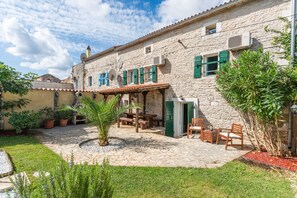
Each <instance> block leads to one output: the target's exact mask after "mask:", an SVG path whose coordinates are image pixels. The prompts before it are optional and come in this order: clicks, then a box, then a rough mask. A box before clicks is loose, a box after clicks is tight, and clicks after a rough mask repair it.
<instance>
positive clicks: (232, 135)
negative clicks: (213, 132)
mask: <svg viewBox="0 0 297 198" xmlns="http://www.w3.org/2000/svg"><path fill="white" fill-rule="evenodd" d="M220 135H222V136H225V137H227V136H228V133H220ZM229 137H230V138H236V139H240V138H241V136H239V135H236V134H235V133H230V134H229Z"/></svg>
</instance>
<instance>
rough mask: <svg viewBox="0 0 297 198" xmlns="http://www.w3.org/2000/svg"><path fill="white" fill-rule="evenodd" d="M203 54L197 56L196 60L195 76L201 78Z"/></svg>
mask: <svg viewBox="0 0 297 198" xmlns="http://www.w3.org/2000/svg"><path fill="white" fill-rule="evenodd" d="M201 70H202V56H196V57H195V62H194V78H201Z"/></svg>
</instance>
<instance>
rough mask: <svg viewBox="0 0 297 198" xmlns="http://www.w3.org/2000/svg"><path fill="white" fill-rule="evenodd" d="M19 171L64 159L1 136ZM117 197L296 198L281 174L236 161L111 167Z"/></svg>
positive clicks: (27, 140)
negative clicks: (219, 164) (209, 165)
mask: <svg viewBox="0 0 297 198" xmlns="http://www.w3.org/2000/svg"><path fill="white" fill-rule="evenodd" d="M0 148H2V149H4V150H6V151H7V152H8V154H9V155H10V156H11V158H12V161H13V164H14V166H15V169H16V172H20V171H24V170H26V171H30V172H33V171H38V170H48V169H49V168H51V167H53V166H55V165H56V163H57V162H58V161H59V160H60V157H59V156H58V155H56V154H55V153H53V152H52V151H51V150H50V149H48V148H47V147H45V146H43V145H42V144H40V143H39V142H38V140H36V139H35V138H34V137H26V136H16V137H0ZM111 172H112V181H113V184H114V187H115V192H114V197H294V193H293V190H292V189H291V187H290V182H289V181H288V180H287V179H286V178H285V177H283V176H280V174H279V173H276V172H274V171H267V170H264V169H260V168H257V167H253V166H250V165H246V164H244V163H241V162H238V161H235V162H230V163H228V164H226V165H225V166H223V167H221V168H217V169H202V168H195V169H194V168H193V169H189V168H151V167H111Z"/></svg>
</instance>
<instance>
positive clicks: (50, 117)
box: [40, 107, 55, 129]
mask: <svg viewBox="0 0 297 198" xmlns="http://www.w3.org/2000/svg"><path fill="white" fill-rule="evenodd" d="M40 111H41V112H42V114H43V115H45V120H44V128H45V129H51V128H53V127H54V125H55V112H54V110H53V109H52V108H50V107H45V108H43V109H41V110H40Z"/></svg>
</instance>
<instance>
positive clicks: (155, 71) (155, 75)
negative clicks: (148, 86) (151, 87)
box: [152, 65, 157, 82]
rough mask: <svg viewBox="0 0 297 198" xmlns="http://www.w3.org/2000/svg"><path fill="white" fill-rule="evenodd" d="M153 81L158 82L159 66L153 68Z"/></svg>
mask: <svg viewBox="0 0 297 198" xmlns="http://www.w3.org/2000/svg"><path fill="white" fill-rule="evenodd" d="M152 81H153V82H157V66H156V65H153V66H152Z"/></svg>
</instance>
